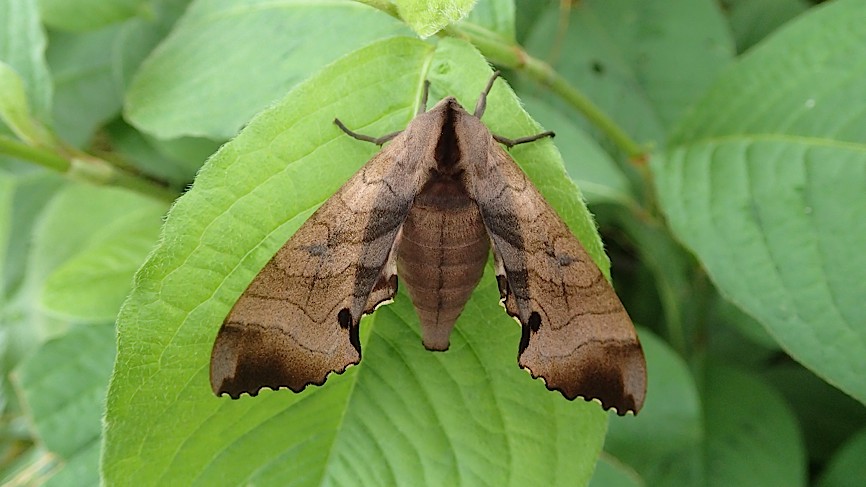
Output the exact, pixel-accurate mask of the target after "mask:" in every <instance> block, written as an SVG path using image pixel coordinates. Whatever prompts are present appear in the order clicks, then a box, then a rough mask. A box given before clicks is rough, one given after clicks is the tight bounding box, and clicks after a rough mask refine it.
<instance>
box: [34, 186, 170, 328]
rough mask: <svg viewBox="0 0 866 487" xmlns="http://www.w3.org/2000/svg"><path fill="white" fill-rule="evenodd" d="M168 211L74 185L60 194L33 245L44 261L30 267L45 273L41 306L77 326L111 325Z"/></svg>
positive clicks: (122, 194) (133, 197)
mask: <svg viewBox="0 0 866 487" xmlns="http://www.w3.org/2000/svg"><path fill="white" fill-rule="evenodd" d="M166 209H167V208H166V205H165V204H163V203H161V202H158V201H155V200H153V199H150V198H146V197H144V196H140V195H138V194H135V193H131V192H129V191H125V190H121V189H116V188H96V187H93V186H86V185H74V186H70V187H69V188H67V189H66V190H64V191H63V192H61V193H60V194H58V195H57V196H56V197H55V199H54V201H52V202H51V204H50V205H49V207H48V208H47V209H46V211H45V213H44V214H43V216H42V219H43V220H42V225H41V227H40V233H39V235H38V237H37V240H36V248H37V249H39V251H37V252H36V255H37V258H38V257H40V256H41V257H44V258H42V259H38V260H37V261H36V262H34V265H35V266H36V267H37V268H39V267H43V268H46V271H48V274H47V276H46V277H45V282H44V284H43V288H42V296H41V301H42V304H43V306H44V307H45V308H46V309H48V310H50V311H52V312H54V313H58V314H60V315H63V316H66V317H69V318H75V319H78V320H87V321H97V322H99V321H114V318H115V317H116V316H117V312H118V310H119V309H120V305H121V303H123V300H124V299H125V298H126V295H127V294H128V293H129V290H130V288H131V287H132V276H133V273H134V272H135V270H136V269H138V267H139V266H140V265H141V263H142V262H144V259H145V257H146V256H147V254H148V252H150V249H151V248H152V247H153V245H154V243H155V242H156V238H157V235H158V234H159V227H160V225H161V224H162V215H163V214H164V213H165V211H166ZM61 241H62V243H61Z"/></svg>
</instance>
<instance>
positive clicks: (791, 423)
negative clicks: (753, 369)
mask: <svg viewBox="0 0 866 487" xmlns="http://www.w3.org/2000/svg"><path fill="white" fill-rule="evenodd" d="M704 380H705V382H704V418H705V421H706V432H705V434H706V444H705V445H704V450H703V458H704V460H705V462H706V463H705V465H704V469H705V474H706V482H705V483H701V484H700V485H706V486H709V487H715V486H718V487H727V486H731V485H737V486H741V487H749V486H754V487H764V486H767V485H785V486H789V487H796V486H805V485H806V453H805V450H804V449H803V442H802V438H801V437H800V432H799V430H798V429H797V423H796V420H795V419H794V415H793V414H792V413H791V411H790V410H789V409H788V407H787V406H786V405H785V402H784V401H783V400H782V398H781V396H780V395H779V394H778V393H777V392H775V391H774V390H773V389H771V388H769V387H767V386H766V385H765V384H764V383H763V382H761V381H759V380H757V379H755V378H754V377H753V376H750V375H749V374H746V373H743V372H741V371H739V370H736V369H732V368H729V367H725V366H720V365H716V364H711V365H710V366H709V367H708V368H707V374H706V376H705V377H704Z"/></svg>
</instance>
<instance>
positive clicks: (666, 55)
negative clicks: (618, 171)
mask: <svg viewBox="0 0 866 487" xmlns="http://www.w3.org/2000/svg"><path fill="white" fill-rule="evenodd" d="M563 27H566V28H567V30H565V31H563ZM526 47H527V49H528V50H529V51H530V52H531V53H532V54H533V55H534V56H536V57H538V58H541V59H544V60H547V61H548V62H549V63H551V64H552V65H553V66H554V67H555V68H556V70H557V71H558V72H559V73H560V74H562V75H563V76H565V77H566V78H567V79H568V80H569V81H570V82H571V83H573V84H574V85H575V86H579V87H580V89H581V90H582V91H584V92H585V93H586V94H587V95H588V96H589V97H590V98H591V99H592V101H593V102H594V103H595V104H597V105H598V106H600V107H601V108H602V109H603V110H604V111H605V112H606V113H607V115H609V116H611V117H612V118H613V119H614V120H615V121H616V122H617V123H618V124H620V126H622V127H623V128H624V129H625V130H626V131H627V132H628V133H629V134H630V135H631V136H632V137H633V138H635V139H637V140H639V141H655V142H657V143H661V142H662V141H663V140H664V134H665V133H666V130H667V127H668V126H670V125H672V124H673V122H674V121H676V120H677V119H678V118H679V117H680V116H681V115H682V113H683V112H684V111H685V110H686V109H687V108H688V107H689V106H690V105H691V104H692V103H694V101H695V100H696V99H697V98H698V97H699V96H700V95H701V94H703V93H704V91H705V90H706V89H707V88H708V87H709V86H710V84H711V83H712V81H713V79H714V78H715V77H716V76H717V74H718V73H719V71H720V70H721V69H722V68H723V67H724V66H725V65H726V64H727V63H728V61H729V60H730V58H731V56H732V54H733V42H732V41H731V39H730V34H729V33H728V31H727V29H726V26H725V23H724V18H723V17H722V16H721V13H720V12H719V10H718V6H717V5H716V2H713V1H711V0H674V1H666V2H646V1H643V0H586V1H582V2H578V3H577V4H575V5H574V6H572V7H571V9H570V13H569V14H568V17H567V18H565V19H563V18H561V16H560V13H559V12H558V11H556V10H554V9H548V10H547V11H546V12H545V13H544V14H542V16H541V18H540V19H539V20H538V21H537V22H536V24H535V26H534V27H533V29H532V32H531V33H530V34H529V36H528V39H527V40H526ZM570 116H574V114H573V112H572V113H570Z"/></svg>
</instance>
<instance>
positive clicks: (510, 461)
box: [103, 38, 608, 485]
mask: <svg viewBox="0 0 866 487" xmlns="http://www.w3.org/2000/svg"><path fill="white" fill-rule="evenodd" d="M489 76H490V68H489V67H488V65H487V63H486V62H485V60H484V59H483V58H482V57H481V56H480V55H479V54H478V53H477V52H476V51H474V50H473V49H472V48H471V47H470V46H468V45H466V44H465V43H463V42H459V41H454V40H443V41H441V42H440V43H439V44H438V45H437V46H433V45H431V44H428V43H424V42H421V41H418V40H414V39H409V38H395V39H390V40H386V41H382V42H379V43H376V44H374V45H371V46H369V47H367V48H363V49H360V50H358V51H356V52H354V53H352V54H351V55H350V56H347V57H346V58H344V59H342V60H340V61H338V62H336V63H334V64H333V65H331V66H329V67H328V68H326V69H324V70H323V71H322V72H320V73H319V74H317V75H316V76H315V77H313V78H311V79H310V80H309V81H307V82H304V83H302V84H300V85H299V86H297V87H296V88H295V89H294V90H292V92H290V93H289V95H287V96H286V98H285V99H283V100H282V101H280V102H278V103H277V104H276V105H275V106H274V107H273V108H271V109H269V110H267V111H265V112H263V113H262V114H260V115H259V116H257V117H256V118H255V119H254V120H253V121H251V122H250V123H249V125H247V127H246V128H245V129H244V130H243V131H242V132H241V134H240V135H239V136H238V137H237V138H236V139H234V140H233V141H231V142H229V143H228V144H226V145H225V146H223V147H222V149H220V151H219V152H218V153H217V154H216V155H214V157H212V158H211V159H210V160H209V162H208V163H207V164H206V165H205V167H204V168H203V169H202V171H201V172H200V173H199V175H198V178H197V180H196V182H195V184H194V186H193V188H192V189H191V190H190V191H189V192H187V193H186V194H185V195H184V196H183V197H181V198H180V199H179V200H178V202H177V204H176V205H175V206H174V207H173V208H172V210H171V212H170V214H169V217H168V219H167V221H166V224H165V227H164V230H163V238H162V239H161V244H160V245H159V246H158V247H157V249H156V250H155V251H154V252H153V253H152V254H151V256H150V258H149V259H148V261H147V262H146V263H145V265H144V266H143V267H142V269H141V270H140V271H139V273H138V274H137V279H136V286H135V288H134V291H133V293H132V295H131V296H130V298H129V299H128V300H127V301H126V304H125V306H124V308H123V310H122V312H121V316H120V318H119V321H118V334H119V341H118V343H119V347H118V359H117V362H116V365H115V371H114V374H113V379H112V383H111V388H110V392H109V398H108V409H107V414H106V420H105V425H106V426H105V448H104V456H103V474H104V479H105V482H106V483H109V484H111V483H115V482H129V481H130V480H134V481H135V483H136V484H137V485H152V484H162V483H164V482H165V481H167V480H168V479H170V480H171V482H176V483H180V484H190V483H197V484H201V485H209V484H214V483H222V484H226V483H228V484H238V483H257V484H268V483H285V482H286V481H287V479H290V481H291V482H292V483H293V484H295V485H319V484H322V483H342V484H377V485H382V484H413V483H419V482H420V483H424V484H432V485H451V484H459V483H465V484H478V483H493V484H500V485H502V484H513V485H526V484H527V483H531V482H541V483H542V484H544V483H548V484H550V483H553V482H555V481H556V480H557V479H569V482H572V483H574V484H577V485H580V484H584V483H586V482H587V481H588V480H589V477H590V475H591V473H592V467H593V465H594V463H595V458H596V455H597V454H598V451H599V449H600V447H601V442H602V440H603V435H604V429H605V425H606V418H607V416H606V415H605V414H604V413H603V412H602V411H601V409H600V408H599V407H598V406H597V405H596V404H591V403H586V402H583V401H578V402H569V401H566V400H565V399H563V398H562V396H561V395H559V394H557V393H553V392H549V391H547V389H546V388H545V387H544V384H543V383H542V382H541V381H535V380H532V379H530V378H529V377H528V376H527V374H526V373H525V372H523V371H521V370H520V369H519V368H518V367H517V364H516V360H515V352H516V350H517V345H518V342H519V333H520V332H519V327H517V326H515V324H514V322H513V321H512V320H511V319H510V318H509V317H508V316H507V315H506V314H505V313H503V312H502V310H501V307H500V306H499V305H498V292H497V288H496V284H495V282H494V281H495V280H494V279H493V276H492V274H491V273H490V272H489V269H488V275H487V276H486V277H485V279H484V280H483V281H482V285H481V286H480V287H479V289H478V291H477V292H476V296H475V297H474V298H473V300H472V301H471V302H470V303H469V305H468V307H467V309H466V311H465V312H464V315H463V317H462V318H461V320H460V321H459V322H458V324H457V329H456V331H455V333H454V337H453V342H452V346H451V349H450V350H449V351H448V352H446V353H441V354H433V353H429V352H427V351H425V350H424V349H423V347H422V346H421V343H420V338H419V329H418V325H417V318H416V316H415V313H414V311H413V310H412V308H411V305H410V303H409V302H408V299H407V298H406V297H405V296H404V295H401V296H398V297H397V299H396V303H394V304H393V305H391V306H387V307H384V308H381V309H380V310H379V311H377V312H376V313H375V314H374V315H373V316H372V317H368V318H367V319H365V320H364V322H363V323H362V324H361V334H362V336H361V341H362V347H363V350H364V359H363V361H362V363H361V365H359V366H357V367H352V368H350V369H349V370H348V371H346V372H345V373H344V374H342V375H334V376H332V377H331V378H330V379H329V380H328V382H327V384H325V385H324V386H323V387H309V388H307V389H306V390H305V391H304V392H303V393H301V394H294V393H291V392H289V391H286V390H282V391H277V392H272V391H262V392H261V393H260V394H259V395H258V396H257V397H255V398H251V397H246V396H245V397H243V398H241V399H239V400H237V401H232V400H229V399H228V398H216V397H214V396H213V395H212V393H211V391H210V386H209V384H208V363H209V358H210V352H211V348H212V346H213V340H214V337H215V336H216V333H217V330H218V329H219V326H220V323H221V321H222V319H223V318H224V317H225V315H226V314H227V313H228V311H229V309H230V308H231V306H232V304H233V302H234V301H235V300H236V299H237V297H238V296H239V295H240V294H241V292H243V290H244V289H245V288H246V286H247V284H248V283H249V282H250V280H251V279H252V278H253V276H254V275H255V274H256V273H257V272H258V270H259V269H260V268H261V267H262V265H264V263H265V262H267V261H268V260H269V259H270V257H271V256H272V255H273V253H274V252H275V251H276V250H277V249H278V248H279V247H280V246H282V245H283V243H284V242H285V241H286V239H287V238H288V237H289V236H290V235H291V234H292V232H293V231H294V230H295V229H296V228H297V227H298V226H299V225H300V224H301V222H302V221H303V220H304V219H305V218H306V217H307V216H308V215H309V214H310V212H311V211H312V210H313V209H314V208H315V207H316V206H317V205H318V204H319V203H321V202H322V201H324V200H325V199H326V198H327V197H329V196H330V195H331V194H332V193H333V192H334V191H335V190H336V189H337V188H338V187H339V186H340V185H341V184H342V183H343V182H344V181H345V180H346V179H348V177H349V176H350V175H351V174H352V173H353V172H355V171H356V170H357V169H358V168H359V167H360V166H361V165H362V164H363V163H364V162H365V161H366V160H367V159H369V157H370V156H371V155H372V154H373V153H375V152H376V151H377V148H376V147H375V146H371V145H369V144H364V143H360V142H358V141H356V140H353V139H351V138H349V137H347V136H346V135H345V134H342V133H341V132H340V131H339V130H338V129H337V128H336V127H335V126H334V125H333V122H332V121H333V119H334V117H335V116H339V117H340V118H341V119H342V120H343V121H344V122H345V123H346V124H347V125H349V126H350V127H351V128H353V129H355V130H358V131H359V132H363V133H370V134H383V133H387V132H390V131H393V130H396V129H400V128H403V127H405V125H406V124H407V123H408V122H409V120H410V119H411V118H412V116H413V115H414V114H415V112H416V111H417V103H418V98H419V94H420V92H421V89H422V85H423V80H424V79H425V78H428V79H430V80H431V81H432V83H433V86H432V88H433V93H431V100H434V99H436V98H437V97H439V96H441V95H442V94H444V93H448V94H454V95H456V96H457V98H458V99H459V100H461V102H462V103H464V104H466V105H469V106H473V105H474V103H475V99H476V98H477V96H478V93H479V91H480V90H481V88H482V87H483V86H484V83H485V81H486V79H487V78H488V77H489ZM500 83H501V82H500ZM500 83H497V86H496V87H495V88H494V89H493V92H492V93H491V96H490V98H489V101H488V111H487V113H486V115H485V121H486V123H488V124H489V126H490V127H491V128H492V129H493V130H494V131H496V132H497V133H501V134H503V135H505V136H517V135H525V134H531V133H536V132H537V131H538V126H537V124H535V123H534V122H533V121H532V120H531V119H529V117H528V116H527V115H526V113H525V112H523V111H522V109H521V108H520V104H519V103H518V101H517V99H516V98H515V97H514V95H513V93H512V92H511V91H510V90H509V89H507V86H506V85H505V84H504V83H501V84H500ZM512 154H513V156H514V157H515V158H516V160H517V161H518V162H519V163H520V164H521V165H522V167H524V168H525V169H526V170H527V172H528V174H529V175H530V177H531V178H532V179H533V180H534V181H536V182H537V183H539V184H538V186H539V188H540V190H541V191H542V192H543V193H544V194H545V196H546V197H548V200H549V201H550V202H551V204H552V205H554V206H555V207H556V208H557V209H558V211H560V214H561V215H562V216H563V217H565V219H566V221H567V222H568V223H569V224H570V226H571V227H572V228H573V229H575V230H576V231H577V234H578V235H579V236H580V237H581V238H582V239H583V241H584V242H585V243H586V244H587V246H588V247H589V248H590V249H591V250H590V252H591V253H592V255H593V256H594V257H595V258H597V259H599V261H600V262H601V263H602V268H604V269H607V267H608V266H607V264H606V262H604V256H603V254H602V252H601V247H600V242H599V240H598V236H597V234H596V233H595V229H594V226H593V223H592V220H591V219H590V217H589V215H588V213H587V211H586V209H585V207H584V206H583V205H582V204H581V201H580V199H579V196H578V193H577V192H576V191H575V188H574V186H573V184H572V183H571V182H570V181H569V180H568V179H567V178H565V177H564V170H563V169H562V166H561V162H560V160H559V158H558V157H557V155H556V151H555V150H554V148H553V146H552V143H551V142H550V141H541V142H540V143H538V144H529V145H527V146H520V147H516V148H515V149H514V150H513V151H512ZM478 438H485V441H484V442H479V441H478Z"/></svg>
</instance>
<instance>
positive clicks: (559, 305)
mask: <svg viewBox="0 0 866 487" xmlns="http://www.w3.org/2000/svg"><path fill="white" fill-rule="evenodd" d="M473 165H474V167H476V169H475V173H474V174H475V176H474V178H475V181H476V183H475V185H474V193H475V194H474V197H475V199H476V202H477V203H478V206H479V208H480V210H481V215H482V218H483V220H484V224H485V226H486V227H487V231H488V233H489V235H490V238H491V240H492V241H493V247H494V264H495V266H496V272H497V280H498V281H499V289H500V293H501V295H502V299H503V301H504V303H505V308H506V310H507V311H508V313H509V314H510V315H512V316H514V317H516V318H517V319H518V320H519V321H520V323H521V325H522V327H523V336H522V338H521V341H520V351H519V355H518V363H519V364H520V366H521V367H523V368H526V369H528V370H529V371H530V373H531V374H532V376H533V377H535V378H538V377H541V378H543V379H544V381H545V383H546V385H547V387H548V388H549V389H552V390H553V389H555V390H558V391H560V392H561V393H562V394H563V395H564V396H565V397H567V398H569V399H574V398H575V397H578V396H581V397H583V398H585V399H587V400H589V399H598V400H599V401H601V404H602V406H603V407H604V408H605V409H609V408H615V409H616V410H617V413H618V414H620V415H622V414H625V412H626V411H632V412H637V411H638V410H639V409H640V408H641V406H642V405H643V401H644V395H645V393H646V363H645V361H644V356H643V351H642V349H641V346H640V342H639V341H638V338H637V335H636V333H635V330H634V326H633V325H632V322H631V319H630V318H629V317H628V314H627V313H626V311H625V308H623V305H622V303H621V302H620V300H619V298H618V297H617V295H616V293H615V292H614V290H613V288H612V287H611V285H610V284H609V283H608V282H607V280H606V279H605V278H604V275H603V274H602V273H601V271H600V270H599V268H598V267H597V266H596V265H595V263H594V262H593V261H592V259H591V258H590V257H589V255H588V254H587V252H586V250H585V249H584V248H583V246H582V245H581V244H580V242H579V241H578V240H577V238H575V237H574V235H573V234H572V233H571V231H570V230H569V229H568V227H567V226H566V225H565V223H564V222H563V221H562V220H561V219H560V218H559V216H558V215H557V214H556V212H555V211H554V210H553V208H551V206H550V205H549V204H548V203H547V201H545V200H544V198H543V197H542V196H541V194H540V193H539V192H538V190H537V189H536V188H535V186H533V185H532V183H531V182H529V180H528V179H527V177H526V175H525V174H524V173H523V171H521V170H520V168H519V167H518V166H517V164H516V163H515V162H514V161H513V160H512V159H511V157H510V156H509V155H508V154H507V153H506V152H505V151H504V150H503V149H502V148H501V147H500V146H499V145H498V144H496V143H495V142H492V140H491V145H490V149H489V151H488V155H487V158H486V160H484V161H473Z"/></svg>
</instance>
